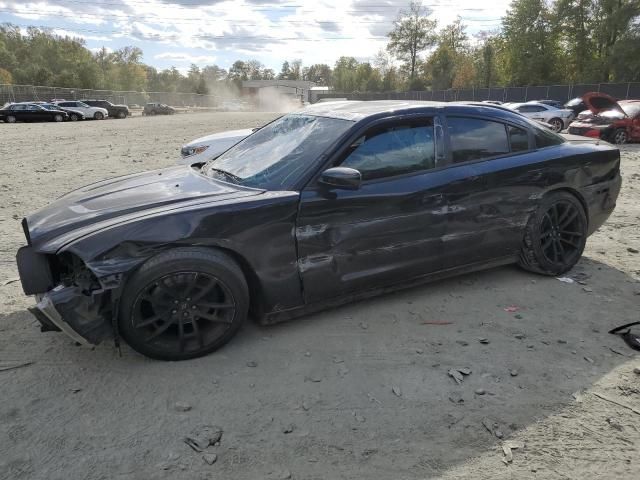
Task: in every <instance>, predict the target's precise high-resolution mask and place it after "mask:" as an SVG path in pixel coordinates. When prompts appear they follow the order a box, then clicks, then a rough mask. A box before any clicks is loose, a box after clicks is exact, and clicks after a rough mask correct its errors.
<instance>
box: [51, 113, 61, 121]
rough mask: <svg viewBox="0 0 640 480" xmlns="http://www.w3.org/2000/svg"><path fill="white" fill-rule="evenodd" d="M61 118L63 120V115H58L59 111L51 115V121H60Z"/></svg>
mask: <svg viewBox="0 0 640 480" xmlns="http://www.w3.org/2000/svg"><path fill="white" fill-rule="evenodd" d="M63 120H64V117H63V116H62V115H60V114H59V113H56V114H55V115H54V116H53V121H54V122H61V121H63Z"/></svg>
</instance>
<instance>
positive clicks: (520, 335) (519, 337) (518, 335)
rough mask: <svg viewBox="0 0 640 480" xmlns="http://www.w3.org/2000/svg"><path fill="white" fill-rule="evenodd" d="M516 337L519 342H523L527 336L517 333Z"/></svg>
mask: <svg viewBox="0 0 640 480" xmlns="http://www.w3.org/2000/svg"><path fill="white" fill-rule="evenodd" d="M514 337H515V338H517V339H518V340H522V339H523V338H526V335H525V334H524V333H516V334H515V335H514Z"/></svg>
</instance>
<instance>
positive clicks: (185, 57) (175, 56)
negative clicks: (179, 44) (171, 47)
mask: <svg viewBox="0 0 640 480" xmlns="http://www.w3.org/2000/svg"><path fill="white" fill-rule="evenodd" d="M153 58H156V59H158V60H171V61H174V62H180V63H189V64H191V63H195V64H196V65H199V64H203V63H204V64H211V63H213V62H215V61H216V57H215V56H213V55H191V54H189V53H186V52H179V53H174V52H165V53H160V54H158V55H155V56H154V57H153Z"/></svg>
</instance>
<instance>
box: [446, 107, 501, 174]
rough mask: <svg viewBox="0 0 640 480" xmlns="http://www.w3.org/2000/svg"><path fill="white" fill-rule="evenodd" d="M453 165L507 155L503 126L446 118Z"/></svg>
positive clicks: (476, 120)
mask: <svg viewBox="0 0 640 480" xmlns="http://www.w3.org/2000/svg"><path fill="white" fill-rule="evenodd" d="M447 123H448V125H449V138H450V140H451V156H452V160H453V163H461V162H468V161H470V160H480V159H483V158H489V157H495V156H497V155H502V154H505V153H509V142H508V141H507V130H506V128H505V125H504V124H502V123H499V122H492V121H490V120H480V119H477V118H463V117H448V119H447Z"/></svg>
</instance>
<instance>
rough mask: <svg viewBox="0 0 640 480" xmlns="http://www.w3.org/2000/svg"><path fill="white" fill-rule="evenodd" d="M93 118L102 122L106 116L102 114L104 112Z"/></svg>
mask: <svg viewBox="0 0 640 480" xmlns="http://www.w3.org/2000/svg"><path fill="white" fill-rule="evenodd" d="M93 118H95V119H96V120H102V119H103V118H104V115H103V114H102V112H96V113H94V114H93Z"/></svg>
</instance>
